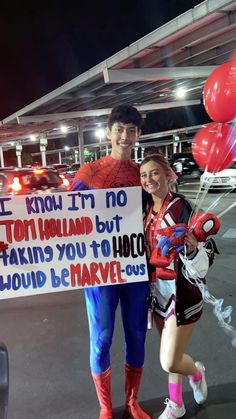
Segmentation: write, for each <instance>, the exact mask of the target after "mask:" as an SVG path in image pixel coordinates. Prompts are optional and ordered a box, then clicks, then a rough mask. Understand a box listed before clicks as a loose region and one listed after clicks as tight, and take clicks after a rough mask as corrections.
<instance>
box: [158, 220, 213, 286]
mask: <svg viewBox="0 0 236 419" xmlns="http://www.w3.org/2000/svg"><path fill="white" fill-rule="evenodd" d="M219 228H220V221H219V219H218V218H217V216H216V215H215V214H212V213H201V212H198V213H196V214H194V215H193V216H192V218H191V219H190V222H189V225H188V226H187V225H186V224H175V225H173V226H169V227H166V228H160V229H158V230H157V246H156V247H155V249H154V250H153V252H152V254H151V258H150V264H151V265H153V266H155V267H156V275H157V277H158V278H160V279H175V277H176V273H175V271H174V270H173V269H170V268H168V266H169V265H170V263H171V261H172V260H173V259H174V258H175V256H176V254H177V253H179V252H180V251H181V250H183V248H184V237H185V234H186V232H187V231H191V232H192V233H193V234H194V236H195V237H196V239H197V240H198V241H199V242H203V241H205V240H206V239H207V237H208V236H212V235H214V234H216V233H217V232H218V230H219Z"/></svg>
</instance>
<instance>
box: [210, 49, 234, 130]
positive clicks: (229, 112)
mask: <svg viewBox="0 0 236 419" xmlns="http://www.w3.org/2000/svg"><path fill="white" fill-rule="evenodd" d="M203 104H204V107H205V109H206V112H207V113H208V115H209V116H210V118H211V119H213V121H216V122H229V121H231V120H233V119H234V118H235V116H236V55H235V54H234V55H233V56H232V58H231V60H230V61H228V62H227V63H224V64H221V65H220V66H218V67H217V68H215V70H213V72H212V73H211V74H210V75H209V77H208V79H207V81H206V83H205V85H204V89H203Z"/></svg>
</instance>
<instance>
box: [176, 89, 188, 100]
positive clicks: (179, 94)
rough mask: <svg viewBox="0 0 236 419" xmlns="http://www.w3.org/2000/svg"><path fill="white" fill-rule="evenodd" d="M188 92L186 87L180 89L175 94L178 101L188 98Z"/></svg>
mask: <svg viewBox="0 0 236 419" xmlns="http://www.w3.org/2000/svg"><path fill="white" fill-rule="evenodd" d="M186 93H187V90H186V89H185V88H184V87H178V88H177V89H176V92H175V96H176V98H177V99H183V98H184V97H185V96H186Z"/></svg>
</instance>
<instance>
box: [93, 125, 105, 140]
mask: <svg viewBox="0 0 236 419" xmlns="http://www.w3.org/2000/svg"><path fill="white" fill-rule="evenodd" d="M95 135H96V137H97V138H99V140H100V142H101V141H102V138H104V137H105V130H104V129H103V128H99V129H97V131H95Z"/></svg>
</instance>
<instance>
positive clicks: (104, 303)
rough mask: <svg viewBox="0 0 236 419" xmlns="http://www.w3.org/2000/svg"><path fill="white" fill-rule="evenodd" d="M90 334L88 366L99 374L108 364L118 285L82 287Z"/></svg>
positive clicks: (118, 291) (118, 290)
mask: <svg viewBox="0 0 236 419" xmlns="http://www.w3.org/2000/svg"><path fill="white" fill-rule="evenodd" d="M84 294H85V302H86V308H87V316H88V323H89V334H90V368H91V371H92V372H93V373H95V374H100V373H102V372H104V371H106V370H107V368H109V366H110V347H111V344H112V336H113V332H114V323H115V312H116V308H117V305H118V302H119V294H120V286H119V285H114V286H109V285H108V286H105V287H103V286H102V287H94V288H86V289H84Z"/></svg>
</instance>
